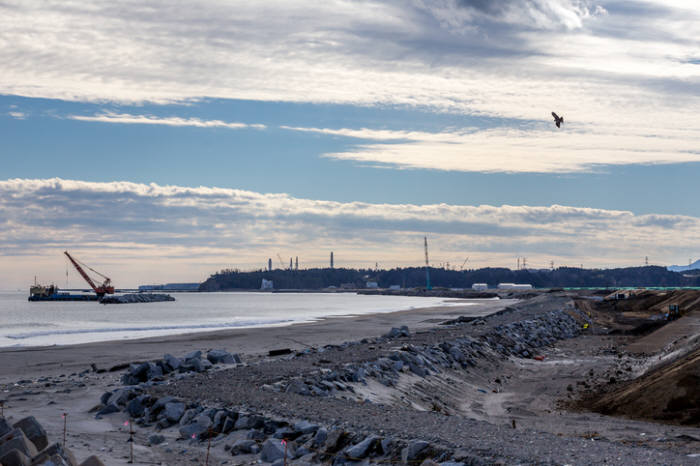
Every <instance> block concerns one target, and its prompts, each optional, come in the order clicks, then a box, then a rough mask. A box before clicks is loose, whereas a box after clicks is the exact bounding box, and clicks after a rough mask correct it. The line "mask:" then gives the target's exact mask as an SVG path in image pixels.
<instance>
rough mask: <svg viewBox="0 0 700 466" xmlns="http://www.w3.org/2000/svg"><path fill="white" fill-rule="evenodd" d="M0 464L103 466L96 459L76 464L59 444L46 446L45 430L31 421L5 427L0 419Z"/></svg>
mask: <svg viewBox="0 0 700 466" xmlns="http://www.w3.org/2000/svg"><path fill="white" fill-rule="evenodd" d="M0 464H2V465H4V466H104V464H103V463H102V461H100V460H99V458H97V457H96V456H91V457H89V458H87V459H86V460H85V461H83V462H82V463H78V461H77V460H76V459H75V456H74V455H73V453H72V452H71V451H70V450H69V449H68V448H66V447H65V446H62V445H61V444H60V443H53V444H49V439H48V437H47V435H46V431H45V430H44V428H43V427H42V426H41V424H39V422H38V421H37V420H36V419H35V418H34V416H29V417H25V418H24V419H21V420H19V421H18V422H16V423H14V424H13V425H12V426H10V424H8V422H7V421H6V419H5V418H4V417H0Z"/></svg>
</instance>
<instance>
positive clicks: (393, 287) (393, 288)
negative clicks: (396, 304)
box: [389, 285, 401, 290]
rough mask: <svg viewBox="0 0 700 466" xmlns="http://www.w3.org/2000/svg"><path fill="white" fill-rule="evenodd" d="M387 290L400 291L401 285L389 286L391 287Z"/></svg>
mask: <svg viewBox="0 0 700 466" xmlns="http://www.w3.org/2000/svg"><path fill="white" fill-rule="evenodd" d="M389 289H390V290H400V289H401V285H391V286H390V287H389Z"/></svg>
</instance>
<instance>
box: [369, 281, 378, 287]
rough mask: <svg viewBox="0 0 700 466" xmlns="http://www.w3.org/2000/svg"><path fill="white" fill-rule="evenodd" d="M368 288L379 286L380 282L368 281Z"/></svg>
mask: <svg viewBox="0 0 700 466" xmlns="http://www.w3.org/2000/svg"><path fill="white" fill-rule="evenodd" d="M366 286H367V288H379V284H378V283H377V282H367V285H366Z"/></svg>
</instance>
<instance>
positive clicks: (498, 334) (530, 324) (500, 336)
mask: <svg viewBox="0 0 700 466" xmlns="http://www.w3.org/2000/svg"><path fill="white" fill-rule="evenodd" d="M581 317H582V318H583V317H584V316H583V315H581ZM580 333H581V326H580V324H579V323H578V322H577V320H576V319H574V318H573V317H572V316H571V315H570V314H568V313H567V312H565V311H561V310H558V311H553V312H549V313H547V314H544V315H542V316H539V317H537V318H535V319H529V320H522V321H519V322H513V323H510V324H507V325H500V326H497V327H494V328H493V329H491V330H490V331H489V332H488V333H486V334H484V335H481V336H479V337H470V336H464V337H461V338H457V339H455V340H452V341H445V342H442V343H440V344H439V345H432V346H428V345H423V346H413V345H410V344H409V345H404V346H402V347H401V348H400V349H398V350H394V351H392V352H391V353H389V354H387V355H385V356H382V357H380V358H378V359H376V360H373V361H366V362H363V363H346V364H344V365H343V366H342V368H341V369H339V370H330V369H321V370H320V371H319V372H317V373H315V374H311V375H307V376H304V377H293V378H289V379H287V380H281V381H279V382H276V383H274V384H271V385H264V386H263V387H262V389H263V390H271V391H276V392H286V393H289V392H291V393H297V394H300V395H307V396H333V395H335V394H336V393H337V392H342V391H350V392H353V391H354V390H353V388H352V385H351V384H353V383H366V382H367V380H366V379H367V378H368V377H372V378H374V379H375V380H377V381H378V382H380V383H381V384H383V385H385V386H387V387H392V386H395V385H396V382H397V381H398V379H399V377H400V376H401V374H402V373H409V372H410V373H412V374H415V375H417V376H420V377H427V376H429V375H431V374H434V373H439V372H440V371H441V370H442V369H447V368H451V369H459V368H461V369H466V368H468V367H475V366H476V365H477V364H478V361H479V359H481V358H485V357H499V358H504V357H510V356H513V357H520V358H532V357H533V356H534V355H535V352H536V350H537V349H538V348H542V347H544V346H548V345H551V344H553V343H555V342H556V341H557V340H562V339H567V338H573V337H575V336H577V335H579V334H580ZM407 335H408V328H406V327H402V328H401V329H397V328H393V329H392V330H391V331H390V332H389V333H387V334H386V335H384V336H382V337H379V338H378V339H376V340H374V341H376V342H383V341H386V340H387V339H390V338H398V337H402V336H407Z"/></svg>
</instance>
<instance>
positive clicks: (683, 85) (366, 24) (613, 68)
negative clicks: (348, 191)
mask: <svg viewBox="0 0 700 466" xmlns="http://www.w3.org/2000/svg"><path fill="white" fill-rule="evenodd" d="M262 18H264V19H262ZM699 19H700V6H697V5H695V4H691V3H689V2H685V1H680V0H679V1H669V2H666V1H664V2H662V1H660V0H629V1H625V2H609V1H604V0H600V1H593V0H513V1H506V0H494V1H488V2H487V1H482V0H411V1H404V0H384V1H379V0H358V1H350V0H333V1H329V2H319V3H317V4H315V6H314V8H313V14H312V13H310V9H309V6H308V2H306V1H301V0H271V1H268V2H263V3H261V2H243V1H231V2H214V1H208V0H196V1H194V2H191V3H189V4H188V7H187V8H171V6H170V3H169V2H167V1H166V0H158V1H155V2H149V4H148V5H144V4H143V3H142V2H137V1H135V0H122V1H120V2H116V3H115V2H112V1H106V0H95V1H92V2H83V1H78V0H67V1H62V2H57V1H53V2H39V3H37V2H24V1H19V0H10V1H6V2H2V3H0V41H2V42H4V43H11V44H12V45H13V46H12V47H4V48H0V60H1V61H2V63H3V73H2V74H1V75H0V93H1V94H6V95H22V96H29V97H46V98H58V99H66V100H79V101H95V102H104V101H111V102H117V103H141V102H155V103H161V104H167V103H172V102H190V101H192V100H197V99H205V98H221V99H246V100H258V101H285V102H311V103H316V104H327V103H332V104H349V105H363V106H373V105H398V106H402V107H406V108H418V109H420V110H423V111H427V112H428V113H429V112H451V113H454V114H457V115H465V116H468V117H469V118H470V120H469V121H470V122H472V123H470V124H469V125H465V126H470V125H471V124H473V121H474V119H475V118H476V119H478V118H479V117H489V121H490V123H489V124H490V125H491V128H490V129H491V131H489V132H483V131H482V132H477V133H473V134H469V135H465V134H464V133H469V130H468V129H467V130H465V129H461V128H458V129H457V130H453V129H447V128H446V129H444V130H443V132H444V133H450V134H447V135H446V136H444V137H443V136H440V138H441V139H444V140H449V139H454V140H456V141H457V142H454V141H447V142H446V143H442V142H440V143H436V142H434V141H432V142H430V143H429V144H428V142H427V141H426V138H428V136H425V135H424V136H423V137H422V138H419V139H416V140H411V141H410V143H407V142H401V141H399V142H401V144H398V145H397V144H393V145H386V144H378V145H370V146H362V147H357V148H355V149H352V150H349V151H346V152H343V153H342V154H332V155H333V156H334V157H337V158H344V159H353V160H358V161H363V162H366V161H370V162H376V163H379V164H388V165H389V166H398V167H415V168H435V169H441V170H453V169H455V170H472V169H480V170H481V169H483V170H485V171H498V170H500V169H501V167H503V166H508V167H511V166H512V167H515V168H514V169H513V170H514V171H545V172H563V171H571V170H573V171H577V170H590V169H591V167H592V166H595V165H597V164H601V163H602V164H613V165H620V164H635V163H677V162H682V161H688V160H697V157H696V154H695V152H696V151H695V149H693V148H692V147H690V146H691V145H692V144H693V141H695V140H696V139H697V138H699V137H700V130H699V129H698V128H700V92H699V91H700V67H698V66H697V65H696V64H695V63H694V61H695V59H696V58H697V57H696V55H697V50H698V46H700V41H698V39H697V38H698V37H700V21H699ZM629 24H635V27H634V28H630V27H629ZM552 110H554V111H557V112H558V113H561V114H564V115H565V116H566V117H567V124H566V125H565V131H563V132H566V134H567V137H566V138H565V137H563V136H561V135H554V134H548V133H547V132H546V131H544V130H545V129H549V127H548V126H547V127H545V126H542V125H544V124H547V125H549V124H550V123H549V112H550V111H552ZM417 115H419V117H420V118H429V117H426V116H425V113H420V114H417ZM75 118H79V119H82V120H84V121H103V122H113V123H116V122H119V123H131V124H169V125H175V126H197V127H229V128H238V127H239V126H238V125H241V124H244V123H235V122H234V123H229V122H223V121H218V120H217V121H206V120H198V119H194V118H180V117H168V118H162V117H154V116H143V115H130V114H126V113H105V114H99V115H95V116H88V117H85V116H76V117H75ZM289 126H295V125H294V122H290V124H289ZM505 128H510V129H505ZM369 130H372V129H369ZM369 130H363V131H364V134H365V136H367V135H368V134H369V133H368V131H369ZM335 131H344V132H346V133H347V132H348V131H358V130H357V129H353V130H350V129H343V128H337V129H335ZM372 131H383V130H381V129H373V130H372ZM508 131H512V133H513V135H512V138H511V134H509V133H508ZM406 132H410V129H408V128H407V129H406ZM455 132H456V133H457V134H456V135H455V134H452V133H455ZM572 132H573V134H572ZM328 134H331V133H328ZM336 135H340V136H343V134H340V133H338V134H336ZM345 136H349V137H354V136H353V135H351V134H345ZM388 136H390V137H389V139H392V140H393V138H394V137H395V136H400V134H398V133H394V134H391V135H388ZM409 136H410V135H409ZM382 137H383V136H382V135H381V134H379V133H377V134H375V135H373V136H372V137H370V139H372V140H377V141H380V142H381V141H383V139H382ZM653 137H657V138H660V139H662V140H663V141H664V145H663V147H661V146H659V145H658V144H654V143H652V144H651V147H650V148H649V149H648V150H646V149H645V146H646V145H647V143H649V142H650V141H651V139H652V138H653ZM430 138H432V136H431V137H430ZM432 139H434V138H432ZM384 140H387V139H384ZM460 141H461V142H460ZM477 144H493V146H492V147H490V148H487V147H480V146H477ZM540 144H541V145H540ZM591 145H592V146H593V149H592V150H591V153H587V151H588V150H589V147H590V146H591ZM426 154H436V156H435V162H433V161H431V160H430V158H431V157H427V156H426ZM421 155H422V157H421ZM485 157H489V158H494V162H488V161H487V162H484V161H483V159H484V158H485Z"/></svg>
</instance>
